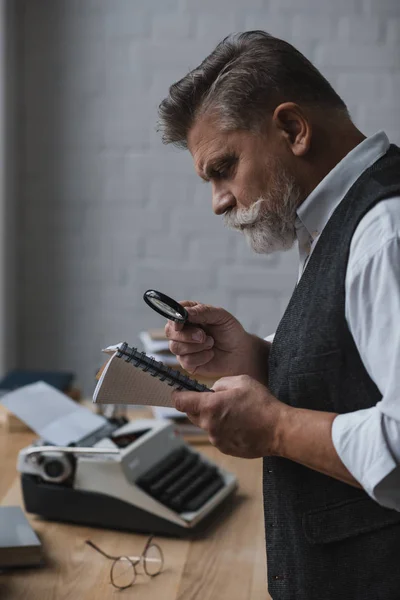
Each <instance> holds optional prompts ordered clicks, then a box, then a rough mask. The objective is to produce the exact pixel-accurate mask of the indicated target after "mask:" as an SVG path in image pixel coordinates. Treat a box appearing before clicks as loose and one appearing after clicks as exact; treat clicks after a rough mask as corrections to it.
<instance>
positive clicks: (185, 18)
mask: <svg viewBox="0 0 400 600" xmlns="http://www.w3.org/2000/svg"><path fill="white" fill-rule="evenodd" d="M192 21H193V20H192V18H191V16H190V15H188V14H176V13H168V14H157V13H156V14H154V15H153V19H152V29H151V35H152V37H153V39H154V40H156V41H157V42H158V40H163V39H166V40H172V41H175V40H178V39H187V38H189V36H190V35H191V33H192Z"/></svg>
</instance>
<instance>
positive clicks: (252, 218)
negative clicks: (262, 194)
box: [223, 198, 265, 231]
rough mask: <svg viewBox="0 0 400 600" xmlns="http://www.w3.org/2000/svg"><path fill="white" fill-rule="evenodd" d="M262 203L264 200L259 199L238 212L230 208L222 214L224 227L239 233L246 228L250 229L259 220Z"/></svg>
mask: <svg viewBox="0 0 400 600" xmlns="http://www.w3.org/2000/svg"><path fill="white" fill-rule="evenodd" d="M264 202H265V200H264V198H259V199H258V200H256V202H254V204H252V205H251V206H250V207H249V208H242V209H240V210H238V209H234V208H231V209H230V210H228V211H227V212H226V213H225V214H224V217H223V219H224V225H225V226H226V227H229V229H237V230H239V231H241V230H243V229H244V228H246V227H251V226H252V225H254V224H255V223H256V222H257V221H258V220H259V218H260V213H261V211H262V208H263V205H264Z"/></svg>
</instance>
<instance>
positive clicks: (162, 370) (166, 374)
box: [93, 342, 211, 406]
mask: <svg viewBox="0 0 400 600" xmlns="http://www.w3.org/2000/svg"><path fill="white" fill-rule="evenodd" d="M104 352H106V353H107V354H111V358H110V360H109V361H108V362H107V363H106V364H105V366H104V367H103V369H102V370H101V371H100V373H99V375H100V377H99V381H98V383H97V386H96V389H95V391H94V394H93V402H97V403H99V404H138V405H146V404H147V405H151V406H173V404H172V401H171V392H172V390H174V389H175V390H182V389H183V390H191V391H194V392H209V391H211V390H210V389H209V388H208V387H207V386H205V385H203V384H202V383H199V382H198V381H196V380H195V379H191V378H190V377H188V376H187V375H184V374H182V373H180V372H179V371H176V370H174V369H172V368H171V367H168V366H166V365H164V364H163V363H162V362H159V361H157V360H155V359H154V358H152V357H151V356H148V355H147V354H145V353H144V352H140V351H139V350H137V349H136V348H131V347H129V346H128V344H127V343H126V342H124V343H122V344H117V345H116V346H110V347H108V348H106V349H105V350H104Z"/></svg>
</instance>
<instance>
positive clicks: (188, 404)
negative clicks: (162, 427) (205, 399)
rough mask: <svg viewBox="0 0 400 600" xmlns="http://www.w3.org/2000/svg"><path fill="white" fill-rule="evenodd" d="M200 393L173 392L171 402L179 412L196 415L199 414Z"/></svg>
mask: <svg viewBox="0 0 400 600" xmlns="http://www.w3.org/2000/svg"><path fill="white" fill-rule="evenodd" d="M202 395H203V393H202V392H173V393H172V396H171V397H172V401H173V403H174V405H175V408H176V410H179V412H185V413H191V414H193V415H198V414H199V412H200V396H202Z"/></svg>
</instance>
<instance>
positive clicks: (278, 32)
mask: <svg viewBox="0 0 400 600" xmlns="http://www.w3.org/2000/svg"><path fill="white" fill-rule="evenodd" d="M240 17H242V19H243V23H244V29H245V30H249V29H264V30H265V31H267V32H268V33H270V34H271V35H274V36H275V37H278V38H282V39H285V40H288V41H290V40H291V38H292V35H293V29H292V18H291V17H290V16H288V15H285V16H284V15H278V14H274V13H270V12H268V11H266V10H263V11H258V12H255V11H252V12H249V11H248V10H242V12H241V13H239V18H240Z"/></svg>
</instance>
